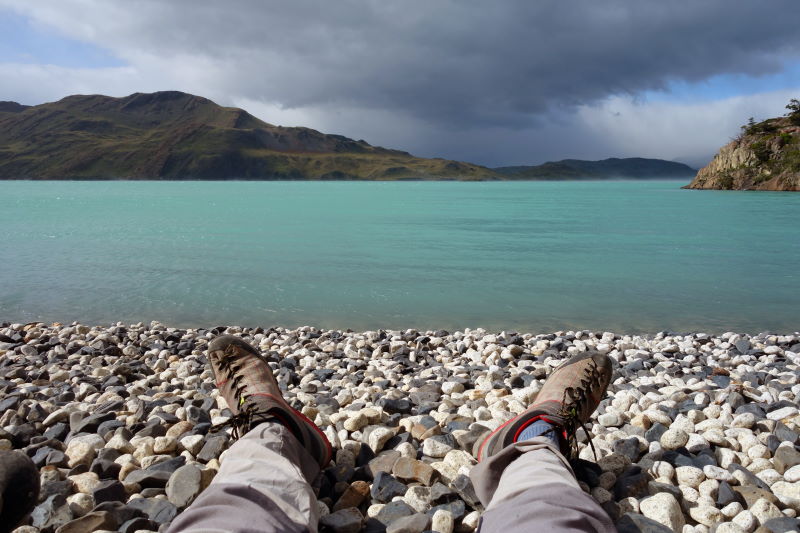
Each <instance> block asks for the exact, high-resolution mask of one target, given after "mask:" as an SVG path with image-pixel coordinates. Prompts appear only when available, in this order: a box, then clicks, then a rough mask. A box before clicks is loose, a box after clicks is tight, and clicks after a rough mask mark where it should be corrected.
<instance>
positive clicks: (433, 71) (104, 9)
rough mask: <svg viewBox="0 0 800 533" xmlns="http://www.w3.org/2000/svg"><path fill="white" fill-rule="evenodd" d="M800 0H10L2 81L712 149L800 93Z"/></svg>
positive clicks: (362, 131)
mask: <svg viewBox="0 0 800 533" xmlns="http://www.w3.org/2000/svg"><path fill="white" fill-rule="evenodd" d="M798 20H800V1H798V0H770V1H767V2H765V1H763V0H752V1H750V0H737V1H735V2H731V1H730V0H703V1H697V0H672V1H668V2H667V1H664V0H604V1H602V2H598V1H596V0H585V1H581V0H573V1H570V2H563V1H550V0H541V1H530V0H497V1H496V2H486V1H484V0H462V1H455V0H335V1H331V0H316V1H311V0H291V1H289V0H281V1H278V0H228V1H225V2H222V1H214V0H185V1H184V0H137V1H132V0H35V1H31V0H0V100H13V101H17V102H21V103H24V104H39V103H43V102H47V101H53V100H58V99H60V98H62V97H63V96H66V95H68V94H76V93H80V94H92V93H100V94H108V95H113V96H123V95H127V94H130V93H133V92H151V91H157V90H181V91H186V92H190V93H194V94H198V95H202V96H206V97H208V98H211V99H212V100H214V101H216V102H218V103H220V104H223V105H234V106H238V107H243V108H245V109H247V110H248V111H250V112H251V113H253V114H254V115H256V116H258V117H259V118H261V119H263V120H266V121H267V122H271V123H274V124H282V125H288V126H301V125H302V126H309V127H313V128H316V129H319V130H321V131H324V132H327V133H339V134H343V135H347V136H349V137H353V138H356V139H366V140H367V141H369V142H370V143H372V144H377V145H383V146H387V147H392V148H399V149H404V150H408V151H410V152H412V153H414V154H416V155H421V156H429V157H430V156H441V157H446V158H452V159H461V160H468V161H472V162H476V163H480V164H484V165H489V166H497V165H516V164H537V163H542V162H544V161H548V160H557V159H563V158H568V157H573V158H582V159H600V158H605V157H632V156H642V157H657V158H663V159H670V160H672V159H677V160H681V161H684V162H688V163H690V164H692V165H695V166H697V165H701V164H703V163H705V162H706V161H707V159H709V158H710V157H711V155H713V153H714V152H715V151H716V149H717V148H718V147H719V146H720V145H721V144H724V143H725V142H727V141H728V140H729V139H730V138H731V137H733V136H734V135H735V134H736V133H737V130H738V126H739V125H740V124H742V123H743V122H745V121H746V119H747V118H748V117H750V116H754V117H756V118H766V117H769V116H775V115H779V114H782V113H783V112H784V106H785V104H786V103H787V102H788V100H789V98H793V97H800V31H798V27H797V23H798Z"/></svg>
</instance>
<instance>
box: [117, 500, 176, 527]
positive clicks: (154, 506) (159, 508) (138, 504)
mask: <svg viewBox="0 0 800 533" xmlns="http://www.w3.org/2000/svg"><path fill="white" fill-rule="evenodd" d="M128 507H131V508H133V509H136V510H139V511H142V512H143V513H145V514H146V515H147V517H148V518H149V519H150V520H152V521H153V522H155V523H157V524H165V523H167V522H171V521H172V519H173V518H175V516H176V515H177V514H178V508H177V507H175V506H174V505H173V504H172V503H171V502H168V501H167V500H160V499H156V498H137V499H135V500H131V501H129V502H128Z"/></svg>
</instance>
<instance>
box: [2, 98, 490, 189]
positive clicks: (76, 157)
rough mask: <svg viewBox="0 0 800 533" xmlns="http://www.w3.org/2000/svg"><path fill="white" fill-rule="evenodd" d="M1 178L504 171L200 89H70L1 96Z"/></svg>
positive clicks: (472, 174)
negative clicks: (45, 98)
mask: <svg viewBox="0 0 800 533" xmlns="http://www.w3.org/2000/svg"><path fill="white" fill-rule="evenodd" d="M0 179H312V180H313V179H318V180H337V179H366V180H399V179H461V180H481V179H501V177H500V176H499V175H498V174H496V173H495V172H493V171H492V170H489V169H487V168H485V167H481V166H479V165H473V164H470V163H462V162H459V161H449V160H445V159H424V158H418V157H414V156H412V155H410V154H408V153H407V152H401V151H398V150H388V149H385V148H380V147H375V146H371V145H369V144H368V143H367V142H365V141H354V140H352V139H348V138H347V137H343V136H340V135H326V134H323V133H320V132H318V131H315V130H312V129H309V128H285V127H281V126H274V125H272V124H268V123H266V122H263V121H261V120H259V119H257V118H255V117H254V116H252V115H250V114H249V113H247V112H246V111H244V110H242V109H237V108H229V107H221V106H218V105H217V104H215V103H214V102H212V101H210V100H208V99H206V98H202V97H199V96H193V95H190V94H186V93H181V92H175V91H168V92H157V93H152V94H142V93H136V94H132V95H130V96H127V97H124V98H112V97H108V96H99V95H92V96H69V97H66V98H64V99H62V100H60V101H58V102H53V103H47V104H42V105H37V106H30V107H28V106H22V105H19V104H16V103H15V102H1V103H0Z"/></svg>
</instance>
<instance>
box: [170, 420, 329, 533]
mask: <svg viewBox="0 0 800 533" xmlns="http://www.w3.org/2000/svg"><path fill="white" fill-rule="evenodd" d="M318 474H319V466H318V465H317V463H316V461H314V459H313V458H312V457H311V456H310V455H309V454H308V452H306V450H305V449H304V448H303V447H302V446H301V444H300V443H299V442H298V441H297V439H296V438H295V437H294V435H292V434H291V432H290V431H289V430H288V429H286V428H285V427H284V426H282V425H281V424H278V423H276V422H266V423H263V424H259V425H258V426H256V427H255V428H254V429H252V430H251V431H250V432H249V433H248V434H247V435H245V436H244V437H242V438H241V439H239V440H238V441H237V442H236V443H235V444H234V445H233V446H231V448H230V449H229V450H228V451H227V452H226V454H225V458H224V460H223V461H222V465H221V467H220V469H219V473H218V474H217V476H216V477H215V478H214V481H212V482H211V485H209V486H208V488H207V489H206V490H205V491H203V493H202V494H200V496H199V497H198V498H197V500H195V501H194V503H192V505H190V506H189V507H188V508H187V509H186V510H185V511H184V512H183V513H181V514H179V515H178V517H177V518H175V520H174V521H173V522H172V525H171V526H170V528H169V530H168V531H169V533H178V532H195V533H197V532H200V531H203V532H209V533H210V532H222V531H226V532H242V533H244V532H261V533H264V532H266V533H272V532H275V533H277V532H291V533H295V532H297V533H300V532H312V533H315V532H316V531H317V520H318V514H317V513H318V511H317V498H316V496H315V495H314V491H313V489H312V488H311V485H310V482H313V481H314V479H315V478H316V477H317V475H318Z"/></svg>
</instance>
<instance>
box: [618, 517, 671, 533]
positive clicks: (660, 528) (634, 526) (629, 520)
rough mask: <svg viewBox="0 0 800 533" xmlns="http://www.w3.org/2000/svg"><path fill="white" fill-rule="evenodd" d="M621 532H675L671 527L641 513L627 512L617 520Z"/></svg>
mask: <svg viewBox="0 0 800 533" xmlns="http://www.w3.org/2000/svg"><path fill="white" fill-rule="evenodd" d="M617 531H618V532H619V533H673V532H672V530H671V529H670V528H668V527H667V526H665V525H664V524H660V523H658V522H656V521H655V520H653V519H651V518H647V517H646V516H644V515H640V514H639V513H626V514H624V515H622V518H620V519H619V521H618V522H617Z"/></svg>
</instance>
